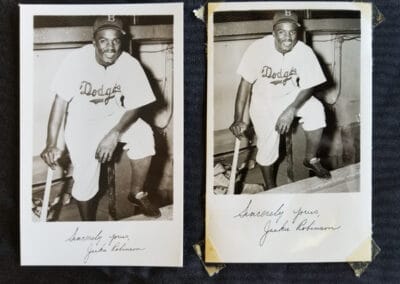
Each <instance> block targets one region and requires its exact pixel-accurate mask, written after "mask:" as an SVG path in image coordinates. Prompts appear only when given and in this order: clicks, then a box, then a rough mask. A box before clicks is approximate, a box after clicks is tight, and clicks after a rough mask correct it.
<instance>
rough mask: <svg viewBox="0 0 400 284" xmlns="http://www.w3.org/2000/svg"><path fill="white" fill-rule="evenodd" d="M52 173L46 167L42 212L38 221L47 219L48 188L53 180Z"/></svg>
mask: <svg viewBox="0 0 400 284" xmlns="http://www.w3.org/2000/svg"><path fill="white" fill-rule="evenodd" d="M53 173H54V171H53V170H52V169H51V168H50V167H48V168H47V178H46V186H45V188H44V196H43V203H42V212H41V213H40V222H46V221H47V210H48V208H49V200H50V190H51V183H52V181H53Z"/></svg>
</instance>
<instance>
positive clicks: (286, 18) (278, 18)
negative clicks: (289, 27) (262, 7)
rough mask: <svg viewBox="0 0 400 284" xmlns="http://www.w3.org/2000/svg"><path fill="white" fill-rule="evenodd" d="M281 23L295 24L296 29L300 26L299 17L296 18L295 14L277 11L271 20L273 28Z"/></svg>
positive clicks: (288, 11)
mask: <svg viewBox="0 0 400 284" xmlns="http://www.w3.org/2000/svg"><path fill="white" fill-rule="evenodd" d="M283 22H289V23H293V24H296V25H297V26H298V27H300V26H301V25H300V24H299V17H298V16H297V14H296V13H295V12H293V11H290V10H285V11H278V12H276V13H275V15H274V18H273V19H272V23H273V26H275V25H276V24H279V23H283Z"/></svg>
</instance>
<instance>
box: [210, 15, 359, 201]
mask: <svg viewBox="0 0 400 284" xmlns="http://www.w3.org/2000/svg"><path fill="white" fill-rule="evenodd" d="M360 45H361V35H360V11H343V10H329V11H326V10H314V9H298V10H274V11H271V10H269V11H268V10H264V11H229V12H216V13H215V14H214V79H215V80H214V101H213V103H214V109H215V110H218V111H216V112H214V148H213V150H214V193H215V194H227V193H228V194H231V193H235V194H256V193H257V194H264V193H322V192H354V191H359V169H360V166H359V162H360V67H361V66H360ZM228 58H229V60H228ZM236 138H237V139H236ZM235 146H236V147H235ZM232 165H235V166H234V167H233V166H232ZM230 176H234V179H233V178H232V179H231V180H230ZM230 181H231V182H232V184H231V185H230V183H229V182H230ZM292 183H295V184H292Z"/></svg>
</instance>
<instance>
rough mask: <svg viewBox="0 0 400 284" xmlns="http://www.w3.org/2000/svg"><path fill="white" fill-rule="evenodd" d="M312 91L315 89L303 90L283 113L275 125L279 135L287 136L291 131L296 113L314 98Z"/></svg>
mask: <svg viewBox="0 0 400 284" xmlns="http://www.w3.org/2000/svg"><path fill="white" fill-rule="evenodd" d="M312 90H313V88H309V89H304V90H301V91H300V93H299V94H298V95H297V97H296V99H295V100H294V102H293V103H291V104H290V105H289V106H288V107H287V108H286V109H285V110H284V111H283V112H282V114H281V115H280V116H279V118H278V120H277V122H276V125H275V130H276V131H277V132H278V133H280V134H285V133H287V132H288V131H289V129H290V126H291V125H292V122H293V119H294V117H295V115H296V112H297V111H298V110H299V108H300V107H301V106H302V105H303V104H304V103H305V102H306V101H307V100H308V99H309V98H310V97H311V96H312Z"/></svg>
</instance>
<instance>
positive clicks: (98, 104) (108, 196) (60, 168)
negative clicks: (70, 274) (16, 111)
mask: <svg viewBox="0 0 400 284" xmlns="http://www.w3.org/2000/svg"><path fill="white" fill-rule="evenodd" d="M81 8H82V9H81ZM22 11H23V12H24V13H26V17H21V26H22V28H23V32H24V36H22V35H21V56H22V60H21V64H22V65H21V72H22V75H21V77H24V78H28V77H29V78H30V79H29V80H21V89H22V91H21V107H22V108H23V109H24V110H25V111H24V112H22V117H21V121H22V127H21V133H23V135H24V136H25V139H23V140H22V141H24V143H23V146H22V148H21V151H22V154H21V158H22V159H23V161H24V162H23V163H21V165H23V166H22V167H23V169H22V171H23V172H24V175H23V176H22V177H21V179H22V182H21V184H22V186H21V192H22V194H21V205H22V206H21V216H22V217H21V231H22V238H21V245H22V246H23V249H22V255H23V256H24V257H21V263H25V264H52V263H53V262H52V261H53V259H56V255H59V253H61V252H63V253H66V254H67V255H69V257H67V258H65V259H63V260H57V261H56V262H54V264H56V263H58V264H73V265H94V264H106V265H122V264H123V265H145V266H147V265H154V266H179V265H181V253H180V251H181V246H182V208H183V190H182V189H183V188H182V184H183V174H182V170H181V168H182V166H183V157H182V155H181V154H180V153H182V152H183V151H182V149H183V141H182V137H183V135H182V133H183V106H182V104H183V99H182V98H183V90H182V86H183V69H182V57H183V43H182V34H181V28H182V25H183V22H182V17H181V13H182V5H179V4H166V5H157V7H156V6H154V7H153V6H152V5H97V6H96V5H86V6H79V7H78V6H74V5H65V6H51V5H49V6H43V10H40V9H38V8H37V6H34V5H25V6H22ZM67 11H68V12H67ZM24 43H25V44H24ZM27 129H29V130H27ZM120 221H123V222H122V223H121V222H120ZM146 223H149V225H146ZM121 224H129V226H126V225H121ZM35 226H36V228H34V227H35ZM28 228H29V229H28ZM32 228H34V229H33V230H35V231H37V230H39V231H41V232H43V234H45V235H46V238H43V235H42V234H38V238H41V239H40V241H39V245H38V248H40V247H41V246H43V245H45V244H46V243H48V242H49V241H50V240H51V241H50V242H51V243H53V244H56V243H58V244H59V246H60V248H61V249H60V251H59V252H58V253H55V254H54V256H53V255H52V252H51V251H50V250H49V249H47V250H46V251H45V252H44V254H43V257H42V258H34V257H33V255H32V252H37V250H36V249H30V248H28V247H27V245H26V244H27V243H26V241H27V235H26V234H27V233H28V231H29V232H31V231H32ZM164 230H165V231H168V233H166V236H165V239H164V240H163V242H164V241H167V242H168V243H170V244H171V246H170V247H168V246H165V245H164V244H163V242H161V243H158V242H156V241H155V238H156V236H157V235H159V233H160V232H162V231H164ZM54 232H56V233H54ZM173 249H175V251H172V250H173ZM157 250H159V252H157V254H158V253H161V255H162V256H161V258H160V259H154V258H152V257H151V255H152V254H153V253H155V251H157ZM53 252H54V250H53ZM168 254H170V256H168Z"/></svg>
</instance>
